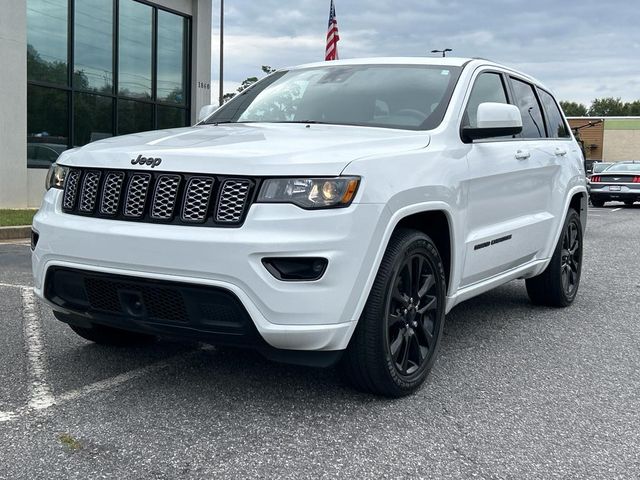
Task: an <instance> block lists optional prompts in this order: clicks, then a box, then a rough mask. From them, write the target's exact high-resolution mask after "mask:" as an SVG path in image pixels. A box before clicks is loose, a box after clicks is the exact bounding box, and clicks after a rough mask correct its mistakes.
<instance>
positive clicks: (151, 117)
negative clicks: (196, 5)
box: [26, 0, 192, 168]
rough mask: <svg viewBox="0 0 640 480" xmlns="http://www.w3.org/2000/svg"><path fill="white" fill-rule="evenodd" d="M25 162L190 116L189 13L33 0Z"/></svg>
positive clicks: (42, 161)
mask: <svg viewBox="0 0 640 480" xmlns="http://www.w3.org/2000/svg"><path fill="white" fill-rule="evenodd" d="M26 4H27V5H26V8H27V12H26V14H27V15H26V16H27V165H28V167H30V168H38V167H48V166H49V165H50V164H51V162H52V161H55V159H56V158H57V156H58V155H59V154H60V153H61V152H62V151H64V150H65V149H67V148H72V147H77V146H82V145H85V144H87V143H89V142H92V141H95V140H99V139H102V138H106V137H110V136H113V135H122V134H127V133H135V132H140V131H145V130H154V129H158V128H172V127H180V126H186V125H189V124H190V119H191V106H192V102H191V92H190V86H191V84H192V81H191V78H190V75H191V71H192V69H191V52H192V46H191V44H190V42H191V38H192V34H191V30H192V17H191V16H188V15H185V14H182V13H179V12H177V11H174V10H171V9H167V8H165V7H163V6H159V5H157V4H156V3H152V2H147V1H144V0H27V1H26Z"/></svg>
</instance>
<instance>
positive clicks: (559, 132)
mask: <svg viewBox="0 0 640 480" xmlns="http://www.w3.org/2000/svg"><path fill="white" fill-rule="evenodd" d="M538 92H539V93H540V100H541V101H542V104H543V105H544V110H545V112H546V114H547V130H548V132H547V133H548V135H549V137H551V138H567V137H569V129H568V128H567V125H566V124H565V123H564V118H562V113H560V109H559V108H558V105H557V104H556V101H555V100H554V99H553V97H552V96H551V95H549V94H548V93H547V92H545V91H544V90H538Z"/></svg>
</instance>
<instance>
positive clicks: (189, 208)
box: [181, 177, 215, 223]
mask: <svg viewBox="0 0 640 480" xmlns="http://www.w3.org/2000/svg"><path fill="white" fill-rule="evenodd" d="M214 183H215V180H214V179H213V178H211V177H195V178H192V179H191V180H189V185H187V188H186V193H185V199H184V205H183V207H182V215H181V218H182V220H183V221H185V222H194V223H202V222H204V221H205V220H206V219H207V211H208V210H209V203H211V196H212V195H211V193H212V190H213V185H214Z"/></svg>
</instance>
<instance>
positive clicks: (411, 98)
mask: <svg viewBox="0 0 640 480" xmlns="http://www.w3.org/2000/svg"><path fill="white" fill-rule="evenodd" d="M460 71H461V68H460V67H449V66H447V67H443V66H433V65H345V66H326V67H318V68H308V69H301V70H290V71H285V72H277V73H274V74H273V75H270V76H269V77H267V78H266V79H264V80H262V81H261V82H258V83H257V84H255V85H254V86H253V87H251V88H249V89H247V90H245V91H244V92H242V93H241V94H239V95H237V96H236V97H234V98H233V99H232V100H231V101H230V102H228V103H227V104H226V105H224V106H223V107H222V108H221V109H219V110H218V111H217V112H216V113H214V114H213V115H212V116H211V117H209V118H208V119H207V120H206V122H205V123H208V124H212V123H223V122H224V123H248V122H268V123H292V122H293V123H329V124H336V125H362V126H371V127H386V128H400V129H410V130H429V129H432V128H435V127H437V126H438V125H439V124H440V122H441V121H442V118H443V117H444V113H445V111H446V109H447V106H448V104H449V99H450V98H451V93H452V92H453V89H454V87H455V84H456V82H457V80H458V77H459V75H460Z"/></svg>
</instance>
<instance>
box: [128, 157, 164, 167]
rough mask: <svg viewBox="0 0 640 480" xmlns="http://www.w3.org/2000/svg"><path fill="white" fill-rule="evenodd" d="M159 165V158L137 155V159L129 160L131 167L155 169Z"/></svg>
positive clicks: (160, 160) (160, 161)
mask: <svg viewBox="0 0 640 480" xmlns="http://www.w3.org/2000/svg"><path fill="white" fill-rule="evenodd" d="M161 163H162V159H161V158H153V157H143V156H142V155H138V158H132V159H131V165H151V168H156V167H157V166H158V165H160V164H161Z"/></svg>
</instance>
